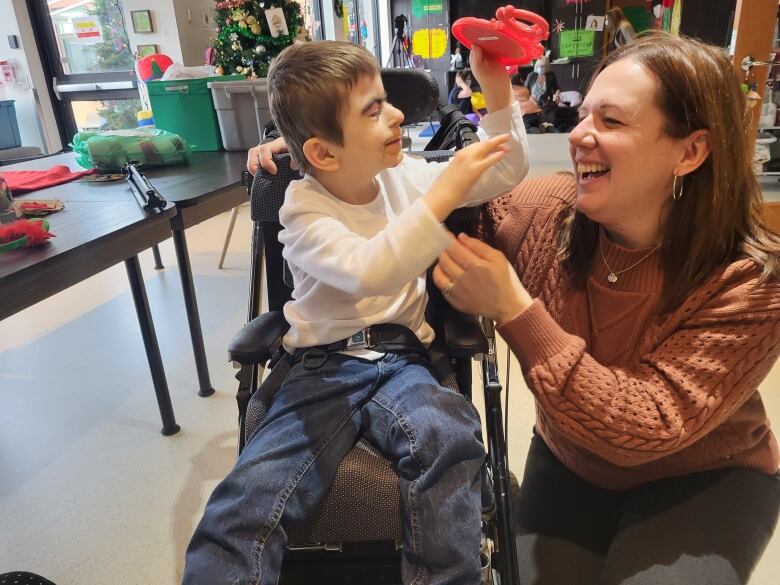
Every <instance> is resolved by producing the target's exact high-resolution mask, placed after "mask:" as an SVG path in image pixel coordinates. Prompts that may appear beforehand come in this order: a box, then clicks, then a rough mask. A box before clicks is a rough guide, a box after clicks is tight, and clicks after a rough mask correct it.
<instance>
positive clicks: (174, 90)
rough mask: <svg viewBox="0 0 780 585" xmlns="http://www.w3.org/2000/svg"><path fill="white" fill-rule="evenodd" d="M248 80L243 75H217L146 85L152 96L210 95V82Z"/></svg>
mask: <svg viewBox="0 0 780 585" xmlns="http://www.w3.org/2000/svg"><path fill="white" fill-rule="evenodd" d="M243 79H246V77H244V76H243V75H217V76H214V77H200V78H198V79H170V80H168V81H150V82H148V83H147V84H146V87H147V89H148V90H149V95H150V96H158V95H172V94H173V95H175V94H193V93H210V90H209V88H208V83H209V82H210V81H238V80H243Z"/></svg>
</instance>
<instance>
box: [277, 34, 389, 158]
mask: <svg viewBox="0 0 780 585" xmlns="http://www.w3.org/2000/svg"><path fill="white" fill-rule="evenodd" d="M376 75H379V65H378V64H377V62H376V59H375V58H374V56H373V55H372V54H371V53H369V52H368V51H367V50H366V49H364V48H363V47H360V46H358V45H353V44H350V43H344V42H339V41H315V42H311V43H303V44H296V45H292V46H290V47H287V48H286V49H285V50H284V51H282V52H281V53H279V55H278V56H277V57H276V58H275V59H274V60H273V61H272V62H271V67H270V69H269V71H268V101H269V105H270V108H271V116H272V117H273V120H274V122H275V123H276V126H277V128H279V131H280V132H281V134H282V136H283V137H284V139H285V141H286V142H287V147H288V148H289V149H290V154H291V155H292V157H293V158H294V159H295V161H296V162H297V163H298V164H299V165H300V167H301V170H302V171H304V172H311V170H312V166H311V164H310V163H309V161H308V160H306V156H305V155H304V154H303V144H304V143H305V142H306V141H307V140H309V139H310V138H313V137H315V136H316V137H318V138H322V139H324V140H328V141H330V142H333V143H335V144H337V145H339V146H341V145H343V143H344V133H343V130H342V126H341V121H342V112H343V109H344V105H345V104H346V103H347V97H348V95H349V91H350V90H351V89H352V88H353V87H354V86H355V84H356V83H357V82H358V81H359V80H360V79H361V78H363V77H374V76H376Z"/></svg>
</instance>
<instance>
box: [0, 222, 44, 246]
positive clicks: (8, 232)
mask: <svg viewBox="0 0 780 585" xmlns="http://www.w3.org/2000/svg"><path fill="white" fill-rule="evenodd" d="M23 237H26V238H27V239H26V241H25V245H26V246H40V245H41V244H43V243H45V242H46V240H48V239H49V238H53V237H54V234H51V233H49V223H48V222H47V221H44V220H32V221H30V220H28V219H19V220H17V221H15V222H13V223H9V224H5V225H2V226H0V244H7V243H9V242H13V241H15V240H18V239H20V238H23Z"/></svg>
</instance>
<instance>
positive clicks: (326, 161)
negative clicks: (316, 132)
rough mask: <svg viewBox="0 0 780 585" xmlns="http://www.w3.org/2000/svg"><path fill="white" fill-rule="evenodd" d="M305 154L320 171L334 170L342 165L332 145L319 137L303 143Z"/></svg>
mask: <svg viewBox="0 0 780 585" xmlns="http://www.w3.org/2000/svg"><path fill="white" fill-rule="evenodd" d="M303 154H304V156H305V157H306V160H308V161H309V164H310V165H311V166H313V167H314V168H315V169H317V170H320V171H327V172H333V171H337V170H338V169H339V167H340V166H341V163H340V161H339V158H338V156H336V154H335V152H334V149H333V148H332V147H331V145H330V144H328V143H327V142H326V141H324V140H322V139H320V138H317V137H314V138H309V139H308V140H307V141H306V142H304V143H303Z"/></svg>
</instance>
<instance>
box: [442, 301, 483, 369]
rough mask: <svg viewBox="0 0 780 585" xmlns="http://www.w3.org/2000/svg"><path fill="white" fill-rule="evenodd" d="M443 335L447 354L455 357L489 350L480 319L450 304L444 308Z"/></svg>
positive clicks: (472, 355)
mask: <svg viewBox="0 0 780 585" xmlns="http://www.w3.org/2000/svg"><path fill="white" fill-rule="evenodd" d="M443 337H444V339H443V341H444V347H445V348H446V350H447V354H448V355H449V356H450V357H453V358H469V357H474V356H475V355H477V354H480V353H487V351H488V342H487V339H485V334H484V333H483V332H482V326H481V325H480V323H479V319H478V318H477V317H475V316H474V315H466V314H465V313H461V312H460V311H458V310H456V309H454V308H453V307H451V306H449V305H447V307H446V308H445V309H444V331H443Z"/></svg>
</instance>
